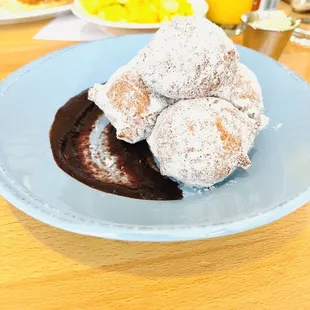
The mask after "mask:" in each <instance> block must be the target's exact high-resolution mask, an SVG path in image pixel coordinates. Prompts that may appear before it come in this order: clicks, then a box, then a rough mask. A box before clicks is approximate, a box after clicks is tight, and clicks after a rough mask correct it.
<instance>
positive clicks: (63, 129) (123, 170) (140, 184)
mask: <svg viewBox="0 0 310 310" xmlns="http://www.w3.org/2000/svg"><path fill="white" fill-rule="evenodd" d="M103 117H104V116H103V113H102V111H101V110H100V109H99V108H98V107H97V106H96V105H95V104H94V103H93V102H91V101H90V100H88V99H87V91H84V92H82V93H81V94H79V95H77V96H75V97H73V98H71V99H70V100H69V101H68V102H67V103H66V104H65V105H64V106H63V107H61V108H60V109H59V110H58V112H57V113H56V116H55V120H54V122H53V125H52V127H51V130H50V143H51V148H52V152H53V156H54V159H55V161H56V163H57V165H58V166H59V167H60V168H61V169H62V170H64V171H65V172H66V173H68V174H69V175H70V176H72V177H73V178H75V179H76V180H78V181H80V182H82V183H84V184H86V185H88V186H91V187H93V188H95V189H98V190H101V191H103V192H107V193H113V194H116V195H120V196H126V197H131V198H139V199H148V200H178V199H182V198H183V195H182V191H181V190H180V189H179V187H178V184H177V183H176V182H173V181H172V180H170V179H169V178H166V177H163V176H162V175H161V174H160V173H159V171H158V168H157V166H156V164H155V162H154V158H153V155H152V153H151V151H150V150H149V147H148V144H147V143H146V142H145V141H142V142H139V143H136V144H129V143H126V142H124V141H121V140H118V139H117V138H116V131H115V129H114V128H113V126H112V125H111V124H109V125H107V126H106V127H105V128H104V130H103V131H102V132H100V133H99V136H100V137H99V138H98V139H97V140H98V141H97V142H96V143H95V145H94V144H93V141H92V139H93V138H92V135H93V133H94V131H95V130H96V128H97V127H96V126H97V125H96V124H97V122H98V120H100V119H101V118H103ZM102 154H104V155H102ZM102 156H104V158H102Z"/></svg>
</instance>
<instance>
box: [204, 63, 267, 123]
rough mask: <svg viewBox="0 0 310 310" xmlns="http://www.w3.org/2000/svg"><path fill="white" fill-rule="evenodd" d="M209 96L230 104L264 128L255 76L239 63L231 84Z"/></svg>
mask: <svg viewBox="0 0 310 310" xmlns="http://www.w3.org/2000/svg"><path fill="white" fill-rule="evenodd" d="M209 95H210V96H214V97H218V98H221V99H224V100H227V101H229V102H231V103H232V104H233V105H234V106H235V107H236V108H237V109H238V110H240V111H242V112H243V113H245V114H247V115H248V116H249V117H250V118H252V119H255V120H256V121H258V122H259V123H260V126H261V128H262V127H264V126H265V125H266V124H267V122H268V118H267V117H266V116H265V115H264V104H263V96H262V90H261V87H260V85H259V82H258V80H257V77H256V76H255V74H254V73H253V72H252V71H251V70H250V69H249V68H248V67H247V66H245V65H243V64H241V63H239V64H238V70H237V73H236V76H235V78H234V80H233V83H231V84H230V85H226V86H224V87H221V88H220V89H218V90H217V91H215V92H211V93H210V94H209Z"/></svg>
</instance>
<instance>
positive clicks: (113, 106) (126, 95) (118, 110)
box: [88, 66, 168, 143]
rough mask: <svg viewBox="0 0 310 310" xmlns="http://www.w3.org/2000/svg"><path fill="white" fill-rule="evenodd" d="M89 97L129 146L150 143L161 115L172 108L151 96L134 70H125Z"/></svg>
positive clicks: (157, 96) (129, 67)
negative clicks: (152, 132)
mask: <svg viewBox="0 0 310 310" xmlns="http://www.w3.org/2000/svg"><path fill="white" fill-rule="evenodd" d="M88 97H89V99H90V100H92V101H94V102H95V103H96V105H97V106H98V107H99V108H100V109H101V110H103V111H104V113H105V116H106V117H107V118H108V120H109V121H110V122H111V124H112V125H113V126H114V127H115V129H116V133H117V138H118V139H120V140H124V141H126V142H129V143H136V142H139V141H141V140H144V139H146V138H147V137H148V136H149V135H150V134H151V131H152V129H153V127H154V125H155V121H156V118H157V116H158V114H159V113H160V112H161V111H162V110H163V109H164V108H165V107H166V106H167V104H168V102H167V101H166V100H165V98H163V97H162V96H159V95H155V94H153V93H152V92H151V90H150V89H149V88H148V87H147V86H146V85H145V84H144V82H143V81H142V79H141V76H140V74H139V73H138V72H137V71H136V70H134V68H132V67H131V66H124V67H121V68H120V69H119V70H118V71H116V72H115V74H114V75H113V76H112V77H111V78H110V79H109V81H108V82H107V83H106V84H104V85H101V84H96V85H95V86H94V87H93V88H91V89H90V90H89V92H88Z"/></svg>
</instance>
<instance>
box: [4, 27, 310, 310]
mask: <svg viewBox="0 0 310 310" xmlns="http://www.w3.org/2000/svg"><path fill="white" fill-rule="evenodd" d="M46 23H47V22H37V23H32V24H24V25H12V26H0V79H1V78H4V77H6V76H7V75H9V74H10V73H11V72H12V71H14V70H16V69H17V68H19V67H20V66H22V65H24V64H25V63H28V62H29V61H31V60H33V59H35V58H37V57H39V56H42V55H44V54H46V53H48V52H51V51H53V50H56V49H59V48H62V47H65V46H68V45H70V44H73V43H70V42H54V41H53V42H52V41H34V40H32V37H33V36H34V35H35V33H36V32H37V31H38V30H39V29H41V27H42V26H44V25H45V24H46ZM240 40H241V38H240V37H238V38H237V39H235V41H236V42H241V41H240ZM280 61H281V62H282V63H284V64H285V65H287V66H288V67H290V68H291V69H293V70H294V71H296V72H297V73H298V74H300V75H301V76H302V77H304V78H305V79H306V80H307V81H308V82H309V81H310V49H306V48H302V47H300V46H297V45H293V44H289V45H288V47H287V48H286V50H285V52H284V53H283V55H282V57H281V59H280ZM309 104H310V103H309ZM0 117H5V116H3V115H1V116H0ZM0 121H1V118H0ZM0 309H1V310H2V309H3V310H11V309H12V310H45V309H48V310H56V309H57V310H58V309H59V310H80V309H83V310H84V309H87V310H88V309H89V310H99V309H100V310H101V309H103V310H110V309H111V310H117V309H126V310H127V309H128V310H140V309H151V310H153V309H154V310H156V309H166V310H175V309H180V310H206V309H236V310H239V309H246V310H250V309H275V310H277V309H279V310H284V309H288V310H295V309H296V310H298V309H305V310H306V309H310V204H308V205H306V206H303V207H301V208H300V209H299V210H298V211H296V212H294V213H293V214H291V215H289V216H286V217H285V218H283V219H281V220H279V221H277V222H275V223H273V224H270V225H267V226H265V227H261V228H259V229H255V230H252V231H249V232H246V233H242V234H238V235H234V236H229V237H223V238H217V239H212V240H204V241H195V242H185V243H169V244H168V243H163V244H151V243H128V242H117V241H109V240H103V239H99V238H92V237H85V236H80V235H76V234H72V233H68V232H64V231H61V230H58V229H56V228H52V227H50V226H48V225H45V224H43V223H40V222H38V221H36V220H34V219H32V218H30V217H28V216H26V215H25V214H23V213H22V212H20V211H18V210H17V209H15V208H14V207H13V206H11V205H10V204H9V203H8V202H6V201H5V200H4V199H3V198H1V197H0Z"/></svg>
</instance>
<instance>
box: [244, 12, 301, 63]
mask: <svg viewBox="0 0 310 310" xmlns="http://www.w3.org/2000/svg"><path fill="white" fill-rule="evenodd" d="M270 13H271V11H270V10H267V11H264V10H262V11H261V10H259V11H255V12H250V13H247V14H244V15H242V17H241V20H242V22H243V23H244V27H245V30H244V34H243V45H244V46H246V47H249V48H252V49H254V50H256V51H259V52H262V53H264V54H266V55H268V56H270V57H272V58H274V59H276V60H278V59H279V57H280V56H281V53H282V52H283V50H284V48H285V46H286V44H287V42H288V41H289V39H290V37H291V35H292V33H293V31H294V30H295V28H296V27H298V26H299V24H300V20H298V19H295V18H291V26H290V27H289V28H287V29H285V30H276V29H270V30H269V29H268V30H267V29H259V28H255V27H253V26H252V25H251V23H253V22H254V21H259V20H263V19H266V18H268V16H269V15H270Z"/></svg>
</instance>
